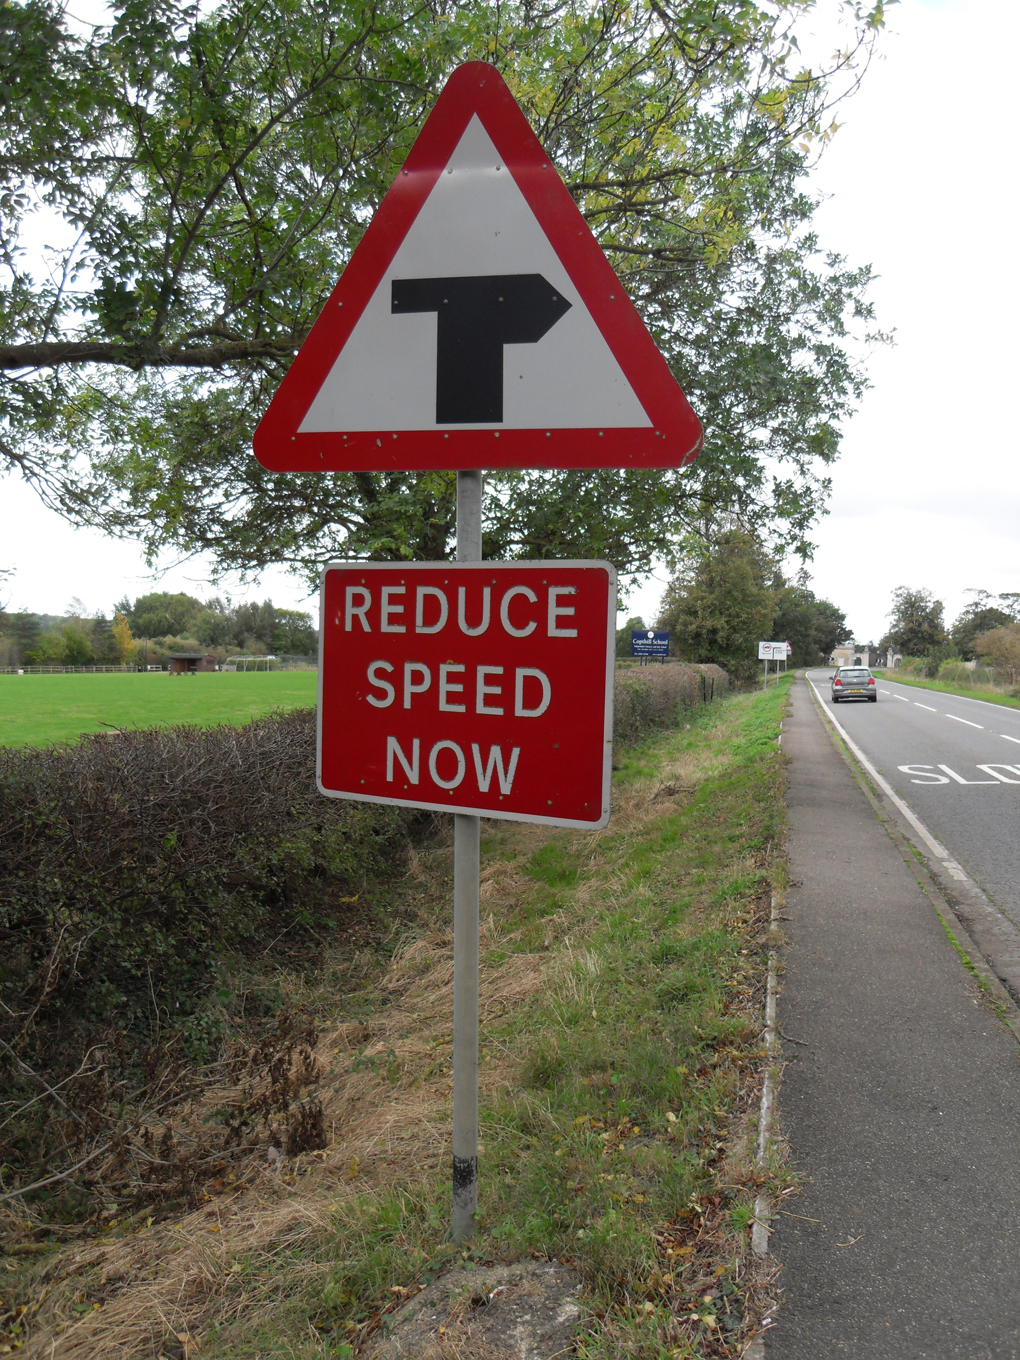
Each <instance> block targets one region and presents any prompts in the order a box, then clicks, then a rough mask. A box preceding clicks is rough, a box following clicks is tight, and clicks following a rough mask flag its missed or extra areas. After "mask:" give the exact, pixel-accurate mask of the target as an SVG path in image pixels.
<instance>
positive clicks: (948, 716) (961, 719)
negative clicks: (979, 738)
mask: <svg viewBox="0 0 1020 1360" xmlns="http://www.w3.org/2000/svg"><path fill="white" fill-rule="evenodd" d="M946 717H947V718H952V720H953V722H962V723H966V724H967V726H968V727H978V728H980V729H981V731H982V732H983V731H984V730H985V729H984V728H983V727H982V726H981V724H980V723H972V722H971V721H970V719H969V718H958V717H957V716H956V714H955V713H947V714H946Z"/></svg>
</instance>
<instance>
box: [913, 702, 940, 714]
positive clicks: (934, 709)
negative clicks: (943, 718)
mask: <svg viewBox="0 0 1020 1360" xmlns="http://www.w3.org/2000/svg"><path fill="white" fill-rule="evenodd" d="M914 707H915V708H926V709H927V710H928V712H929V713H937V712H938V709H937V708H932V707H931V706H930V705H929V704H919V703H918V702H917V700H916V699H915V700H914Z"/></svg>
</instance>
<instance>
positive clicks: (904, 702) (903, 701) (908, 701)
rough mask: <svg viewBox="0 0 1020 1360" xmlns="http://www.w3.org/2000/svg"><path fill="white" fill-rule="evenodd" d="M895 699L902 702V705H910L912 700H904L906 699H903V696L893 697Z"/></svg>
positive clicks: (896, 695)
mask: <svg viewBox="0 0 1020 1360" xmlns="http://www.w3.org/2000/svg"><path fill="white" fill-rule="evenodd" d="M893 698H894V699H899V701H900V703H901V704H909V703H910V700H909V699H904V697H903V695H902V694H894V695H893Z"/></svg>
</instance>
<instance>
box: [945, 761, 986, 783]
mask: <svg viewBox="0 0 1020 1360" xmlns="http://www.w3.org/2000/svg"><path fill="white" fill-rule="evenodd" d="M939 769H940V770H945V772H946V774H948V775H951V776H952V778H953V779H955V780H956V782H957V783H958V784H997V783H998V782H999V781H998V780H997V779H964V777H963V775H962V774H957V773H956V771H955V770H951V769H950V768H949V766H948V765H940V766H939Z"/></svg>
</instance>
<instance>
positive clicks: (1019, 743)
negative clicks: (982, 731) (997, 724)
mask: <svg viewBox="0 0 1020 1360" xmlns="http://www.w3.org/2000/svg"><path fill="white" fill-rule="evenodd" d="M999 736H1000V737H1002V739H1003V740H1004V741H1015V742H1016V744H1017V745H1018V746H1020V737H1007V736H1006V734H1005V732H1000V733H999Z"/></svg>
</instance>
